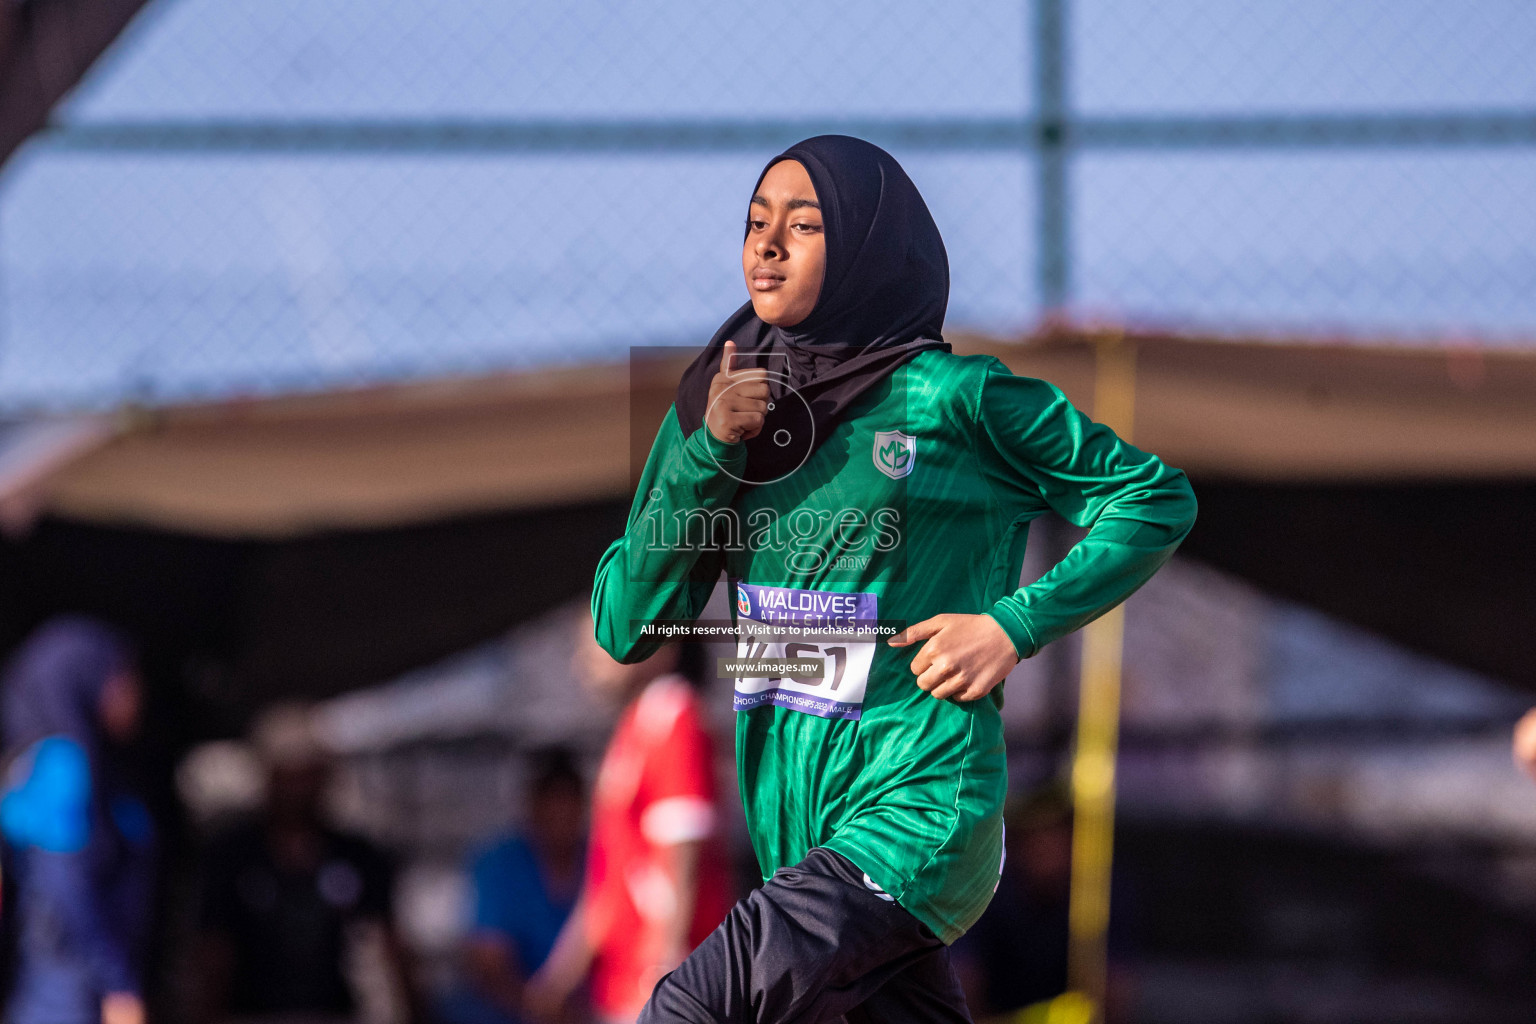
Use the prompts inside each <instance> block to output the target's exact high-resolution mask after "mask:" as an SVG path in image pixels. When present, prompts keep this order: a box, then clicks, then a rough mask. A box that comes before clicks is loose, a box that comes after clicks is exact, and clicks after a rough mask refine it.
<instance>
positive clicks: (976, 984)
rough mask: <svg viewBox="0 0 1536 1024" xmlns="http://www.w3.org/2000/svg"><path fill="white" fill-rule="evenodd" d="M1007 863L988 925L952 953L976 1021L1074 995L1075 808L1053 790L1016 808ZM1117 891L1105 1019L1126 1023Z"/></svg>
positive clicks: (1122, 913)
mask: <svg viewBox="0 0 1536 1024" xmlns="http://www.w3.org/2000/svg"><path fill="white" fill-rule="evenodd" d="M1004 822H1005V825H1006V827H1007V833H1006V835H1005V844H1006V845H1005V849H1006V859H1005V860H1004V863H1003V874H1002V877H1001V878H1000V879H999V880H998V885H997V892H996V893H995V894H994V895H993V897H992V902H991V904H990V905H989V906H988V907H987V911H986V913H985V914H983V915H982V916H981V920H979V921H977V922H976V924H975V925H974V926H973V927H972V928H971V930H970V931H968V932H966V933H965V935H963V936H961V937H960V939H959V941H957V942H956V943H955V944H954V946H953V947H951V950H952V954H953V956H954V958H955V968H956V971H957V972H958V973H959V975H960V979H961V982H962V983H963V984H964V986H965V992H966V1003H967V1004H968V1005H969V1006H970V1009H971V1014H972V1016H973V1017H975V1018H976V1019H977V1020H982V1019H984V1018H986V1017H991V1016H996V1015H999V1014H1008V1013H1013V1012H1015V1011H1018V1010H1021V1009H1023V1008H1025V1007H1028V1006H1033V1005H1035V1004H1040V1003H1046V1002H1048V1001H1050V1000H1052V999H1055V998H1056V997H1058V996H1060V995H1062V994H1063V993H1064V992H1066V991H1067V952H1068V909H1069V907H1070V903H1071V891H1072V802H1071V796H1070V794H1069V793H1068V791H1067V789H1066V787H1065V786H1062V785H1048V786H1045V787H1043V788H1041V789H1038V790H1036V791H1035V792H1034V793H1032V794H1029V795H1027V796H1025V797H1024V798H1023V799H1022V800H1013V801H1010V802H1009V806H1008V809H1007V811H1006V812H1005V817H1004ZM1121 889H1122V887H1121V886H1120V885H1118V884H1117V885H1116V886H1115V889H1114V896H1113V898H1112V899H1111V906H1112V908H1113V912H1112V913H1111V915H1110V922H1111V924H1110V937H1109V940H1110V992H1109V1005H1108V1006H1107V1007H1106V1019H1107V1020H1109V1021H1111V1022H1112V1021H1115V1020H1120V1019H1123V1017H1124V1010H1125V1008H1126V1004H1127V1002H1128V995H1129V992H1128V979H1127V976H1126V974H1125V972H1124V969H1123V966H1122V964H1119V963H1117V962H1116V961H1117V960H1123V954H1124V947H1125V941H1124V936H1125V934H1126V932H1127V930H1128V929H1127V928H1126V922H1127V919H1128V917H1129V911H1130V908H1129V907H1127V906H1125V904H1124V900H1123V898H1122V897H1123V893H1122V891H1121Z"/></svg>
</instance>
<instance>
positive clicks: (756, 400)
mask: <svg viewBox="0 0 1536 1024" xmlns="http://www.w3.org/2000/svg"><path fill="white" fill-rule="evenodd" d="M735 355H736V343H735V342H734V341H727V342H726V343H725V351H724V352H723V353H722V354H721V356H720V370H719V372H718V373H716V374H715V379H714V380H712V381H710V382H709V410H708V411H707V412H706V413H705V414H704V422H705V424H706V425H707V426H708V427H709V432H710V433H711V434H714V435H715V437H716V438H717V439H719V440H721V441H725V442H727V443H731V444H734V443H736V442H737V441H745V440H747V439H748V438H753V437H756V436H757V435H758V433H759V432H760V431H761V430H762V429H763V421H764V420H765V419H766V418H767V416H768V371H767V370H763V369H747V370H736V371H735V372H732V370H731V359H732V357H733V356H735Z"/></svg>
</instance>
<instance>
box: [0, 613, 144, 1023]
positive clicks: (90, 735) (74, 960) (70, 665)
mask: <svg viewBox="0 0 1536 1024" xmlns="http://www.w3.org/2000/svg"><path fill="white" fill-rule="evenodd" d="M140 703H141V693H140V683H139V677H138V671H137V668H136V666H135V658H134V653H133V650H132V648H131V647H130V645H129V643H128V641H127V640H126V639H125V638H124V637H123V636H122V635H121V634H119V633H118V632H117V631H115V630H114V629H112V628H111V627H109V626H107V625H105V624H104V623H101V622H98V621H96V620H94V619H90V618H85V617H81V616H66V617H60V618H55V619H52V620H50V621H49V622H47V623H45V624H44V625H42V626H41V627H40V628H38V629H37V630H36V631H35V632H34V633H33V634H32V635H31V636H30V637H29V638H28V639H27V640H26V642H25V643H23V644H22V646H21V649H20V650H19V651H18V652H17V654H16V655H15V657H14V659H13V660H12V661H11V664H10V666H9V668H8V669H7V671H6V674H5V707H4V711H5V715H4V718H5V722H4V733H5V757H6V761H7V773H6V779H5V783H4V795H3V797H0V832H3V834H4V837H5V846H4V859H5V864H4V869H5V871H6V873H7V875H8V876H10V877H9V881H10V882H11V885H10V889H11V892H12V893H14V895H15V901H16V902H15V906H14V908H12V907H6V908H5V909H6V913H7V915H8V916H11V918H12V919H11V921H10V922H9V924H10V926H11V927H12V928H13V929H14V932H13V936H14V941H15V943H16V958H15V964H14V973H13V975H12V977H11V979H10V981H11V984H10V995H9V998H8V1000H7V1002H6V1007H5V1019H6V1021H7V1022H8V1024H97V1022H100V1024H142V1022H143V1020H144V1004H143V998H142V985H141V976H140V968H139V959H140V956H141V953H142V946H143V942H144V938H145V934H146V931H147V922H148V918H149V912H150V901H151V897H152V877H153V866H154V828H153V824H152V822H151V820H150V816H149V812H148V811H147V810H146V809H145V807H144V804H143V803H142V802H141V801H140V800H139V799H138V797H137V796H135V795H134V794H133V792H132V791H131V789H130V787H129V786H128V785H127V783H126V782H125V780H124V775H123V772H122V770H121V758H120V755H119V750H118V748H119V747H120V746H121V744H122V743H124V742H125V741H127V740H129V739H131V738H132V736H133V734H134V733H135V731H136V730H137V727H138V720H139V710H140Z"/></svg>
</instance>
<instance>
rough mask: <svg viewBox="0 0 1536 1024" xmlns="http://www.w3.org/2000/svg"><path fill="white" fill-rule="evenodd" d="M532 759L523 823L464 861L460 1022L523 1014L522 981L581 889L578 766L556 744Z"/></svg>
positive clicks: (582, 812)
mask: <svg viewBox="0 0 1536 1024" xmlns="http://www.w3.org/2000/svg"><path fill="white" fill-rule="evenodd" d="M531 762H532V763H531V765H530V769H531V771H530V775H529V784H528V797H527V816H526V818H525V821H524V827H523V828H522V830H521V831H519V832H516V833H513V834H511V835H508V836H504V837H502V838H500V839H499V840H497V841H494V842H492V843H491V844H489V845H487V846H485V847H484V848H483V849H481V850H480V851H479V852H478V854H477V855H476V856H475V857H474V858H473V860H472V862H471V866H470V880H471V883H472V887H473V890H474V896H473V899H472V901H471V918H470V921H469V930H468V934H467V935H466V937H465V940H464V950H463V952H464V965H465V973H466V975H467V978H468V980H469V982H470V985H471V988H472V992H473V994H472V996H471V997H470V998H469V999H467V1000H463V1001H461V1006H460V1007H459V1010H460V1012H459V1013H457V1014H454V1015H453V1016H455V1017H457V1018H459V1019H461V1020H464V1021H466V1022H468V1021H471V1020H472V1021H474V1022H476V1024H490V1022H496V1021H500V1022H506V1021H509V1020H510V1021H516V1020H521V1019H525V1018H526V1014H524V1013H523V1006H522V995H523V983H524V981H526V980H527V978H528V977H529V976H531V975H532V974H533V972H534V971H536V970H538V969H539V967H540V966H541V965H542V964H543V963H544V961H545V959H546V958H547V957H548V956H549V952H550V950H551V948H553V946H554V944H555V939H556V938H557V937H558V936H559V934H560V928H561V926H562V925H564V924H565V920H566V918H567V917H568V916H570V913H571V908H572V906H574V904H575V902H576V896H577V893H578V892H579V891H580V888H581V877H582V867H583V863H582V861H583V853H584V850H585V836H584V834H583V833H584V825H585V821H586V789H585V786H584V784H583V781H582V777H581V773H580V772H579V771H578V770H577V768H576V764H575V761H574V758H573V757H572V756H571V754H570V752H569V751H567V750H564V749H561V748H555V749H549V750H544V751H540V752H537V753H535V754H534V755H533V757H532V758H531ZM470 1004H478V1005H477V1006H476V1007H475V1009H478V1011H479V1012H473V1010H472V1008H471V1005H470Z"/></svg>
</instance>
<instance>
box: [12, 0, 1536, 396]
mask: <svg viewBox="0 0 1536 1024" xmlns="http://www.w3.org/2000/svg"><path fill="white" fill-rule="evenodd" d="M29 2H32V3H47V2H49V0H29ZM1533 44H1536V6H1532V5H1530V4H1528V3H1523V2H1521V0H1473V2H1468V3H1464V4H1454V5H1451V4H1444V3H1435V2H1430V0H1350V2H1347V3H1337V2H1325V0H1286V2H1281V0H1245V2H1234V0H1166V2H1163V3H1159V4H1146V3H1139V2H1133V0H1077V2H1070V0H1033V2H1030V0H962V2H956V3H950V4H945V5H942V6H938V5H929V4H918V3H914V2H907V0H851V2H846V3H839V4H819V3H812V2H804V0H802V2H795V3H784V4H777V5H774V6H773V7H772V8H771V9H764V8H760V7H748V6H740V5H727V4H707V3H704V2H702V0H664V2H660V3H650V4H639V3H627V2H622V3H621V2H610V3H602V2H582V3H574V4H561V5H534V4H491V3H485V2H483V0H435V2H433V3H427V2H424V0H389V2H387V3H367V4H364V3H360V2H357V0H335V2H330V3H325V4H313V3H300V2H297V0H242V2H235V0H152V2H151V3H150V4H149V5H148V6H147V7H146V8H145V10H144V11H143V12H142V13H141V14H140V16H139V18H138V19H137V20H136V21H135V22H133V23H132V24H131V25H130V26H129V28H128V30H127V31H126V32H125V33H124V34H123V36H122V37H121V38H119V39H118V41H117V43H116V44H115V46H114V48H113V49H112V50H110V51H109V52H108V53H107V54H106V55H105V56H104V57H103V58H102V59H101V60H100V61H99V62H98V63H97V65H96V66H95V67H94V68H93V69H92V71H91V73H90V74H89V75H88V76H87V78H86V79H85V81H84V82H83V83H82V84H81V86H80V87H79V88H78V89H77V90H76V91H75V92H74V93H73V94H72V95H71V96H70V98H69V99H68V101H67V102H66V103H65V104H64V105H63V106H62V107H61V108H60V109H59V110H58V111H56V114H55V117H54V122H53V124H52V126H51V127H50V128H49V129H47V130H45V131H44V132H42V133H41V134H40V135H38V136H37V137H35V138H34V139H33V140H32V141H31V142H30V143H29V144H28V145H27V146H25V147H24V148H23V149H22V150H20V151H19V152H18V153H17V154H16V155H15V156H13V157H12V158H11V160H10V162H9V163H8V164H7V165H6V166H5V168H4V170H3V172H0V413H3V414H7V415H20V414H24V413H26V412H29V411H35V410H38V409H45V408H51V409H74V408H100V407H106V406H111V405H114V404H118V403H121V402H124V401H138V402H148V403H159V402H174V401H185V400H191V399H206V398H227V397H230V396H234V395H241V394H252V393H255V394H262V393H271V392H275V391H285V390H293V389H309V388H318V387H337V386H352V385H359V384H366V383H372V382H380V381H388V380H398V379H402V378H411V377H419V376H438V375H448V374H459V373H478V372H488V371H494V370H500V369H508V368H518V367H526V366H536V365H543V364H548V363H552V362H558V361H585V360H596V359H605V358H614V359H617V358H621V357H622V354H623V352H624V351H625V349H626V347H627V346H629V345H632V344H639V343H668V344H689V343H692V342H695V341H702V340H703V339H704V338H707V337H708V335H709V334H710V333H711V332H712V330H713V328H714V327H715V326H716V325H717V324H718V323H719V322H720V320H722V319H723V318H724V316H725V315H726V314H727V313H728V312H729V311H730V310H732V309H733V308H735V306H736V305H738V304H739V302H740V301H742V299H743V291H744V289H743V288H742V285H741V283H740V281H739V279H738V275H739V270H737V246H738V244H739V237H740V236H739V234H737V232H738V231H739V230H740V223H741V218H742V211H743V209H744V199H745V190H746V189H747V188H748V187H749V185H750V183H751V181H752V180H753V178H754V176H755V175H756V173H757V171H758V170H759V169H760V168H761V166H762V164H763V163H764V162H765V160H766V159H767V158H768V157H769V156H771V155H772V154H773V153H775V152H777V151H778V150H779V149H781V148H782V147H783V146H784V145H785V144H787V143H789V142H792V141H794V140H795V139H797V138H799V137H803V136H805V135H808V134H813V133H816V132H821V131H846V132H849V133H852V134H858V135H862V136H865V137H868V138H870V139H872V140H874V141H876V142H879V143H881V144H883V145H885V146H887V148H889V149H890V150H892V151H893V152H894V153H895V154H896V155H897V157H898V158H899V159H901V160H902V161H903V163H904V164H905V165H906V166H907V168H908V170H909V171H910V172H911V174H912V177H913V178H914V180H915V181H916V182H917V183H918V185H919V187H920V188H921V189H922V190H923V192H924V194H925V196H926V197H927V198H928V200H929V203H930V205H931V206H932V208H933V210H934V214H935V216H936V218H937V220H938V222H939V225H940V227H941V229H942V230H943V231H944V235H945V240H946V243H947V246H948V248H949V253H950V259H951V264H952V277H953V282H954V288H953V297H952V302H951V307H950V316H949V326H950V327H951V328H952V329H969V330H977V331H984V332H991V333H997V334H1009V335H1013V334H1019V333H1022V332H1025V331H1028V330H1029V329H1030V328H1031V327H1032V326H1033V325H1034V324H1035V323H1037V322H1038V321H1039V320H1040V318H1041V317H1042V315H1043V314H1044V313H1046V312H1047V311H1053V312H1064V313H1066V314H1069V315H1072V316H1075V317H1078V318H1082V319H1092V320H1096V321H1097V320H1106V319H1107V320H1112V321H1118V322H1127V323H1132V324H1137V325H1143V326H1147V325H1151V326H1166V327H1170V328H1173V329H1184V330H1198V331H1204V332H1214V333H1223V334H1226V333H1231V334H1237V333H1241V334H1245V335H1252V334H1261V335H1263V334H1287V335H1293V334H1304V335H1325V336H1330V337H1332V336H1336V335H1339V334H1347V335H1349V336H1352V337H1356V338H1362V339H1381V338H1388V339H1398V340H1408V341H1421V342H1422V341H1424V340H1437V341H1438V340H1444V339H1447V338H1452V339H1458V340H1459V341H1460V342H1464V341H1465V339H1466V338H1467V337H1469V336H1470V337H1475V338H1481V339H1485V340H1488V341H1491V342H1494V343H1501V344H1502V343H1520V342H1521V340H1522V339H1529V338H1532V337H1536V184H1533V183H1536V72H1533V71H1532V67H1533V66H1536V65H1532V63H1531V61H1530V59H1529V55H1530V52H1531V49H1532V45H1533Z"/></svg>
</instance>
